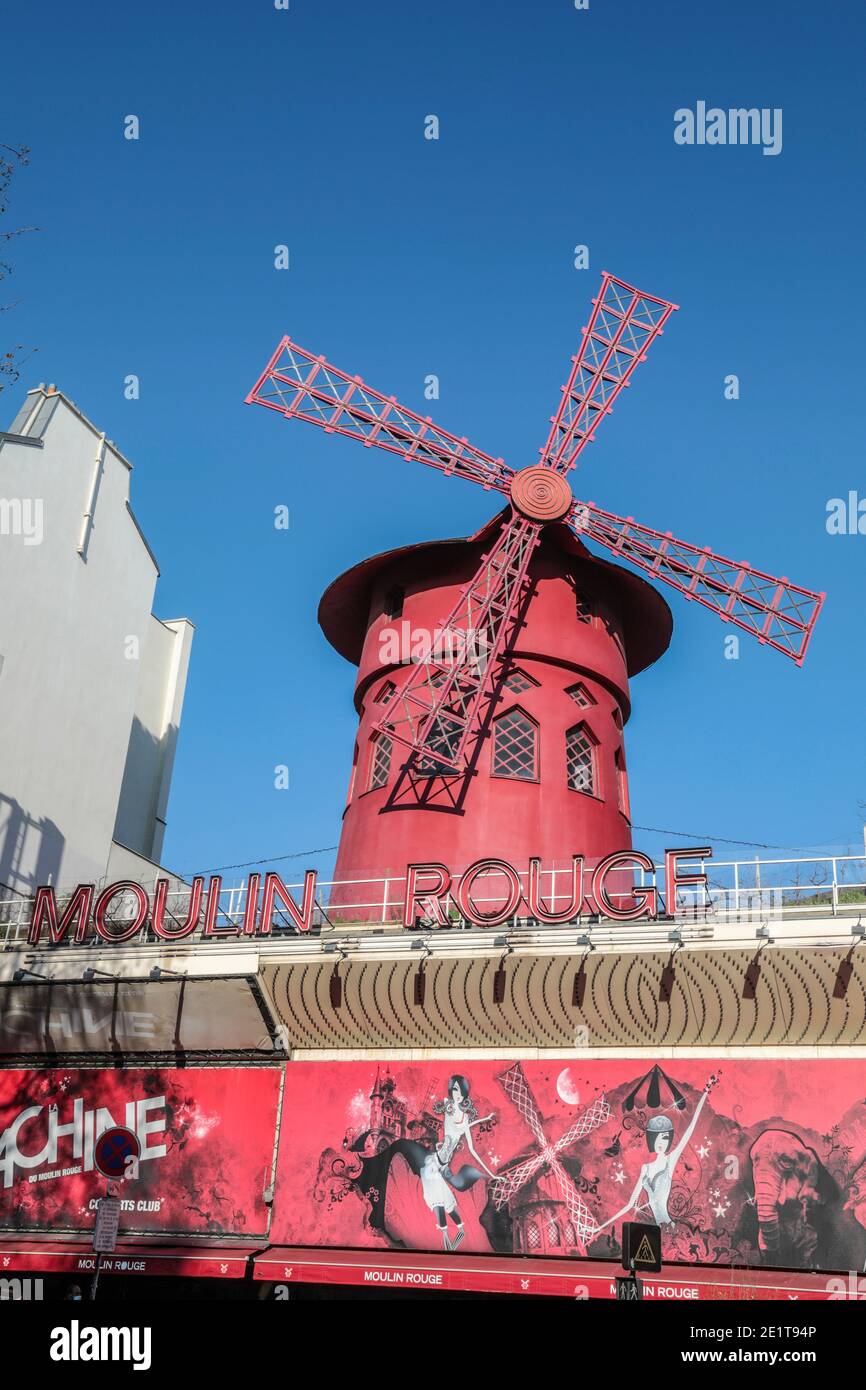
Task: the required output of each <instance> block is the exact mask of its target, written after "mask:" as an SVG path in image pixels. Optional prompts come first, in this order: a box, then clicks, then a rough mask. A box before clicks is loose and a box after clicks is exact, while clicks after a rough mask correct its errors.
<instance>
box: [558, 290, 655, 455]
mask: <svg viewBox="0 0 866 1390" xmlns="http://www.w3.org/2000/svg"><path fill="white" fill-rule="evenodd" d="M592 302H593V311H592V316H591V318H590V320H589V324H588V326H587V327H586V328H585V329H584V330H583V341H582V343H581V345H580V351H579V352H578V354H577V356H576V357H574V358H572V367H571V374H570V375H569V378H568V381H567V382H566V384H565V386H563V388H562V400H561V402H560V406H559V410H558V411H557V412H556V415H555V416H554V417H553V420H552V421H551V426H550V434H549V435H548V437H547V443H546V444H545V445H544V448H543V449H542V450H541V461H542V463H544V464H547V466H548V467H550V468H553V469H555V470H556V471H557V472H561V473H564V472H567V471H568V469H570V468H573V467H574V465H575V461H576V459H577V456H578V454H579V453H580V452H581V450H582V449H583V448H584V446H585V445H586V444H588V443H589V442H590V441H591V440H592V439H594V438H595V428H596V425H597V424H598V423H599V421H600V420H602V419H603V418H604V416H605V415H609V414H610V412H611V410H612V409H613V403H614V401H615V400H616V398H617V396H618V395H619V393H620V391H621V390H622V389H623V387H624V386H628V384H629V381H630V379H631V377H632V375H633V373H634V370H635V368H636V367H637V365H638V363H639V362H644V361H645V360H646V354H647V352H648V350H649V348H650V346H651V344H652V343H653V342H654V341H655V339H656V338H658V337H659V336H660V335H661V333H662V332H663V330H664V326H665V324H666V323H667V321H668V319H669V318H670V316H671V314H672V313H673V312H674V310H675V309H676V308H677V305H676V304H671V303H670V301H669V300H667V299H656V297H655V296H654V295H651V294H644V293H642V291H641V290H638V289H635V287H634V285H629V284H626V282H625V280H617V279H616V277H615V276H613V275H609V274H608V273H607V271H605V273H604V274H603V275H602V277H601V289H600V290H599V293H598V295H597V296H596V298H595V299H594V300H593V301H592Z"/></svg>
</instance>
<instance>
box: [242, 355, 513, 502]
mask: <svg viewBox="0 0 866 1390" xmlns="http://www.w3.org/2000/svg"><path fill="white" fill-rule="evenodd" d="M246 403H247V405H264V406H267V407H268V408H269V409H271V410H278V411H279V412H280V414H281V415H285V416H286V418H287V419H292V418H293V417H294V418H295V419H298V420H306V421H307V423H308V424H311V425H319V426H320V427H321V428H322V429H324V430H326V431H327V433H328V434H344V435H346V436H347V437H348V438H349V439H358V440H360V441H361V443H362V444H365V445H367V446H370V445H373V444H375V445H376V447H377V448H378V449H385V450H387V451H388V453H391V454H400V455H401V457H403V458H405V459H417V460H418V462H419V463H426V464H429V465H430V466H431V467H433V468H439V469H441V471H442V472H443V473H454V474H456V475H457V476H458V477H460V478H468V479H469V480H470V481H471V482H473V483H480V484H481V486H482V487H484V488H496V489H497V490H498V491H499V492H504V493H506V494H507V493H508V492H509V489H510V487H511V480H512V478H513V477H514V470H513V469H512V468H509V467H508V465H507V464H506V463H504V462H503V460H502V459H495V458H492V457H491V456H490V454H485V453H482V451H481V450H480V449H475V448H474V447H473V446H472V445H471V444H470V443H469V442H468V441H467V440H465V439H458V438H457V436H456V435H455V434H449V432H448V431H447V430H443V429H439V428H438V426H436V425H434V424H433V422H432V420H430V419H429V417H428V418H426V419H425V418H424V417H423V416H421V415H416V414H415V412H414V411H413V410H407V409H406V407H405V406H401V405H399V404H398V402H397V401H396V400H395V399H394V397H393V396H383V395H381V394H380V392H378V391H374V390H373V389H372V387H370V386H367V385H365V384H364V382H363V381H362V380H361V378H360V377H359V376H348V375H347V374H346V373H345V372H341V371H340V369H339V367H335V366H333V365H332V363H330V362H327V361H326V360H325V358H324V357H316V356H314V355H313V353H311V352H307V351H306V349H305V348H302V347H299V346H298V344H297V343H293V342H292V340H291V338H283V339H282V341H281V342H280V344H279V345H278V347H277V349H276V351H275V352H274V354H273V356H272V358H271V360H270V362H269V363H268V365H267V367H266V368H265V370H264V371H263V372H262V374H261V376H260V377H259V379H258V381H257V382H256V384H255V386H254V387H253V389H252V390H251V391H250V393H249V395H248V396H247V398H246Z"/></svg>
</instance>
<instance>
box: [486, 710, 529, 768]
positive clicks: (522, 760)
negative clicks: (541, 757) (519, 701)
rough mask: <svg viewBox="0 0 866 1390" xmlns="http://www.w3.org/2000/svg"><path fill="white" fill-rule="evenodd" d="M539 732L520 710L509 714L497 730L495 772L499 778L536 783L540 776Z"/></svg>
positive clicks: (494, 748)
mask: <svg viewBox="0 0 866 1390" xmlns="http://www.w3.org/2000/svg"><path fill="white" fill-rule="evenodd" d="M537 742H538V731H537V729H536V727H535V725H534V724H533V723H532V720H531V719H527V717H526V715H525V714H523V713H522V711H521V710H519V709H512V710H509V711H508V713H507V714H503V715H501V716H500V718H499V719H497V721H496V723H495V724H494V726H493V772H494V775H495V776H497V777H516V778H522V779H523V780H527V781H532V780H533V779H534V778H535V776H536V766H537V761H538V759H537Z"/></svg>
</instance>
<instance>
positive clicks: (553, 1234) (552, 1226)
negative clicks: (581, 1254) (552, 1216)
mask: <svg viewBox="0 0 866 1390" xmlns="http://www.w3.org/2000/svg"><path fill="white" fill-rule="evenodd" d="M547 1245H548V1249H551V1250H552V1249H554V1248H555V1247H556V1246H558V1245H559V1227H558V1226H557V1224H556V1222H555V1221H548V1223H547Z"/></svg>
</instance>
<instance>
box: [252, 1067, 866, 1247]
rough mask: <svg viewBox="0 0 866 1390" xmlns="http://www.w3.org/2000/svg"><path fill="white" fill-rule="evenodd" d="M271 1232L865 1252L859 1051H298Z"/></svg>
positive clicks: (463, 1243)
mask: <svg viewBox="0 0 866 1390" xmlns="http://www.w3.org/2000/svg"><path fill="white" fill-rule="evenodd" d="M283 1117H284V1122H283V1126H282V1134H281V1140H280V1152H279V1160H278V1167H277V1192H276V1202H275V1211H274V1219H273V1224H272V1229H271V1240H272V1241H273V1242H275V1243H277V1242H279V1243H283V1244H286V1245H299V1246H300V1245H306V1246H343V1247H346V1246H349V1247H358V1248H366V1249H383V1248H391V1249H410V1250H430V1251H433V1250H440V1251H442V1250H444V1251H449V1252H459V1253H463V1252H475V1253H481V1252H487V1253H491V1252H495V1253H498V1254H506V1253H507V1254H512V1253H514V1254H523V1255H532V1256H545V1255H548V1256H560V1257H561V1256H568V1255H574V1256H581V1257H586V1256H588V1257H590V1258H593V1257H594V1258H598V1259H606V1260H610V1259H612V1258H617V1257H618V1255H619V1249H620V1247H619V1243H618V1241H619V1236H620V1229H621V1223H622V1222H623V1221H624V1220H643V1221H648V1222H655V1223H657V1224H659V1225H660V1226H661V1228H662V1232H663V1254H664V1258H665V1260H666V1261H690V1262H696V1263H700V1264H736V1265H746V1266H748V1265H754V1266H760V1265H775V1266H779V1267H788V1268H795V1269H819V1270H825V1269H826V1270H848V1269H861V1268H862V1267H863V1264H864V1260H866V1071H864V1068H863V1065H862V1064H861V1063H859V1062H856V1061H839V1062H831V1061H806V1060H803V1061H799V1060H797V1061H777V1060H767V1061H758V1060H756V1061H739V1060H734V1059H720V1060H719V1061H717V1062H714V1061H712V1060H708V1059H702V1060H698V1059H691V1060H687V1061H679V1060H673V1059H666V1060H664V1061H663V1062H662V1063H660V1064H659V1065H652V1064H651V1063H649V1062H641V1061H634V1060H621V1059H618V1060H611V1061H586V1062H580V1061H579V1060H570V1061H568V1062H565V1061H545V1062H537V1061H526V1062H519V1061H514V1060H508V1061H501V1062H492V1061H478V1062H476V1061H466V1062H460V1061H452V1062H447V1061H446V1062H443V1061H434V1062H423V1063H421V1062H419V1063H391V1064H388V1063H383V1064H382V1065H381V1066H377V1065H376V1064H375V1063H367V1062H364V1063H361V1062H352V1063H295V1064H293V1065H291V1066H289V1067H288V1068H287V1076H286V1091H285V1097H284V1109H283Z"/></svg>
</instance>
